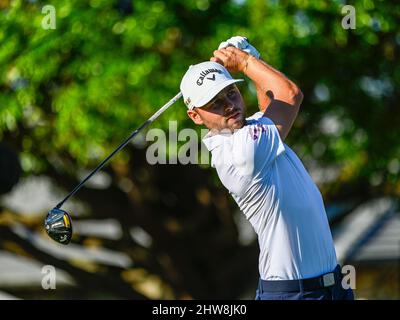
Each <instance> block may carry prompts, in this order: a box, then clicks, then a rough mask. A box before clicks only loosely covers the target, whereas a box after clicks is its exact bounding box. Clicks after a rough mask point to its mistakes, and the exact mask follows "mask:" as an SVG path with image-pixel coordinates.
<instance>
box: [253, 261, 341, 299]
mask: <svg viewBox="0 0 400 320" xmlns="http://www.w3.org/2000/svg"><path fill="white" fill-rule="evenodd" d="M341 279H342V273H341V268H340V266H339V265H337V266H336V268H335V270H333V271H332V272H329V273H326V274H323V275H322V276H319V277H315V278H309V279H300V280H262V279H260V281H259V285H258V287H259V290H260V291H262V292H295V291H298V292H301V291H314V290H319V289H323V288H328V287H332V286H334V285H335V284H337V283H339V282H340V281H341Z"/></svg>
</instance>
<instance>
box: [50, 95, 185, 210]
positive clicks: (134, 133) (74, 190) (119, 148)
mask: <svg viewBox="0 0 400 320" xmlns="http://www.w3.org/2000/svg"><path fill="white" fill-rule="evenodd" d="M181 97H182V93H181V92H179V93H178V94H177V95H176V96H175V97H173V98H172V99H171V100H170V101H168V102H167V103H166V104H165V105H163V106H162V107H161V108H160V109H159V110H158V111H157V112H156V113H155V114H153V115H152V116H151V117H150V118H149V119H147V120H146V121H145V122H144V123H143V124H142V125H141V126H140V127H139V128H137V129H136V130H135V131H134V132H132V134H131V135H130V136H129V137H128V138H126V139H125V140H124V142H122V143H121V144H120V145H119V146H118V148H116V149H115V150H114V151H113V152H112V153H111V154H110V155H109V156H108V157H107V158H105V159H104V160H103V161H102V162H101V163H100V164H99V165H98V166H97V167H96V168H95V169H94V170H93V171H92V172H91V173H90V174H89V175H88V176H87V177H86V178H85V179H83V180H82V181H81V182H80V183H79V184H78V185H77V186H76V187H75V188H74V189H73V190H72V191H71V192H70V193H69V194H68V195H67V196H66V197H65V198H64V200H62V201H61V202H60V203H59V204H57V206H56V208H57V209H60V208H61V206H62V205H63V204H64V203H65V202H66V201H67V200H68V199H69V198H70V197H72V196H73V195H74V194H75V193H77V192H78V190H79V189H80V188H81V187H82V186H83V185H84V184H85V183H86V181H88V180H89V179H90V178H91V177H92V176H93V175H94V174H95V173H96V172H97V171H99V170H100V169H101V168H102V167H103V166H104V165H105V164H106V163H107V162H108V161H109V160H110V159H111V158H112V157H113V156H114V155H115V154H116V153H117V152H118V151H120V150H121V149H122V148H124V147H125V146H126V145H127V144H128V143H129V141H131V140H132V139H133V138H134V137H135V136H136V135H137V134H138V133H139V132H140V131H142V130H143V129H144V128H145V127H147V126H148V125H149V124H150V123H152V122H153V121H154V120H155V119H157V118H158V117H159V116H160V115H161V114H162V113H163V112H164V111H165V110H167V109H168V108H169V107H170V106H172V105H173V104H174V103H175V102H176V101H178V100H179V99H180V98H181Z"/></svg>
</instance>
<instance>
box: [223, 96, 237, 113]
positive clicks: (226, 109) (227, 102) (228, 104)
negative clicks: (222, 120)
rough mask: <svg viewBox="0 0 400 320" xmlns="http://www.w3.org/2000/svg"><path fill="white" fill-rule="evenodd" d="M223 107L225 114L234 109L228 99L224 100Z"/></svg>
mask: <svg viewBox="0 0 400 320" xmlns="http://www.w3.org/2000/svg"><path fill="white" fill-rule="evenodd" d="M224 106H225V113H229V112H231V111H232V110H233V109H234V107H235V106H234V105H233V103H232V101H230V100H229V99H225V103H224Z"/></svg>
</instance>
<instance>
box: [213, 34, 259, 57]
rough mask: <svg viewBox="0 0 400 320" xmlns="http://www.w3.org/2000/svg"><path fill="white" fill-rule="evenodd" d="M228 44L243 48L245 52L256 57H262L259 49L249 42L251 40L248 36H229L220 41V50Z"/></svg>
mask: <svg viewBox="0 0 400 320" xmlns="http://www.w3.org/2000/svg"><path fill="white" fill-rule="evenodd" d="M228 46H233V47H235V48H238V49H240V50H243V51H244V52H247V53H249V54H251V55H252V56H254V57H256V58H257V59H258V58H260V53H259V52H258V50H257V49H256V48H254V47H253V46H252V45H251V44H250V43H249V41H248V40H247V38H246V37H241V36H236V37H232V38H229V39H228V40H226V41H223V42H221V43H220V45H219V47H218V50H220V49H223V48H226V47H228Z"/></svg>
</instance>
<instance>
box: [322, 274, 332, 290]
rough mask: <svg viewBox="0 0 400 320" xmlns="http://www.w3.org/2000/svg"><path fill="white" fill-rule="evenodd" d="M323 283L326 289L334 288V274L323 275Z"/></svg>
mask: <svg viewBox="0 0 400 320" xmlns="http://www.w3.org/2000/svg"><path fill="white" fill-rule="evenodd" d="M322 282H323V283H324V287H325V288H326V287H331V286H333V285H334V284H335V275H334V274H333V273H332V272H331V273H327V274H325V275H323V276H322Z"/></svg>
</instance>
